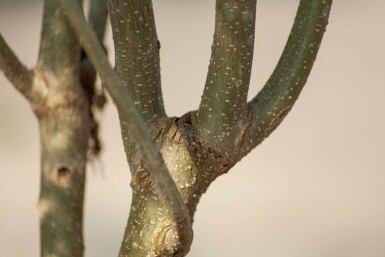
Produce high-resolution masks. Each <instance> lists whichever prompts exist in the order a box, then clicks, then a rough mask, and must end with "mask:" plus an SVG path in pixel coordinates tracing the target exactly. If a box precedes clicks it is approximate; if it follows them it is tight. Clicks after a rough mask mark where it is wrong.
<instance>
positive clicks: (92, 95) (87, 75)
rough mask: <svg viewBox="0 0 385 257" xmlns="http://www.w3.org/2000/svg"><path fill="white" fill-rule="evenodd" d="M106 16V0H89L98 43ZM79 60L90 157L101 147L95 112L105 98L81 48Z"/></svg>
mask: <svg viewBox="0 0 385 257" xmlns="http://www.w3.org/2000/svg"><path fill="white" fill-rule="evenodd" d="M107 17H108V10H107V0H91V7H90V11H89V15H88V23H89V24H90V26H91V27H92V28H93V30H94V31H95V33H96V36H97V38H98V40H99V42H100V44H102V45H103V39H104V34H105V30H106V25H107ZM80 60H81V65H80V82H81V85H82V87H83V89H84V92H85V95H86V97H87V100H88V102H89V103H90V105H89V113H90V117H91V138H90V147H89V155H90V156H91V157H95V156H97V155H98V154H99V153H100V151H101V149H102V144H101V142H100V139H99V135H98V134H99V133H98V132H99V124H98V121H97V119H96V115H95V112H97V111H100V110H101V109H103V107H104V105H105V103H106V100H107V98H106V96H105V94H104V90H103V89H102V90H98V87H97V85H96V84H95V82H96V76H97V74H96V70H95V68H94V67H93V66H92V64H91V62H90V60H89V59H88V57H87V55H86V53H85V52H84V50H83V49H82V53H81V58H80Z"/></svg>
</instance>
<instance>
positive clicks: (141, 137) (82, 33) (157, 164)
mask: <svg viewBox="0 0 385 257" xmlns="http://www.w3.org/2000/svg"><path fill="white" fill-rule="evenodd" d="M59 2H60V5H61V7H62V9H63V10H64V11H65V13H66V14H67V17H68V20H69V21H70V23H71V25H72V26H73V28H74V31H75V32H76V34H77V36H78V37H79V39H80V41H81V44H82V46H83V48H84V49H85V51H86V53H87V55H88V57H89V58H90V60H91V63H92V64H93V65H94V67H96V69H97V71H98V73H99V74H100V76H101V78H102V80H103V81H104V82H105V83H106V87H107V90H108V91H109V93H110V95H111V97H112V99H113V101H114V102H115V104H116V106H117V108H118V110H119V112H120V114H121V116H123V117H124V118H125V120H126V123H125V124H126V125H127V128H128V129H129V130H130V131H131V133H132V135H133V138H134V139H135V140H136V143H137V144H138V145H139V148H140V150H141V152H142V154H143V158H144V160H145V163H146V165H147V166H148V168H149V171H150V174H151V176H152V177H153V179H154V183H155V188H156V190H157V192H158V193H159V195H160V197H161V199H162V201H163V203H164V205H165V206H166V208H167V209H168V210H169V212H170V215H171V217H172V221H173V229H174V232H175V233H176V236H177V237H179V238H191V236H192V235H191V233H192V232H191V231H192V230H191V221H190V216H189V214H188V211H187V208H186V206H185V204H184V203H183V200H182V198H181V196H180V194H179V192H178V190H177V188H176V186H175V183H174V181H173V180H172V178H171V176H170V173H169V171H168V170H167V167H166V166H165V164H164V161H163V159H162V157H161V155H160V153H159V152H158V151H157V150H156V148H155V146H154V144H153V142H152V139H151V137H150V135H149V134H148V132H147V131H148V129H147V128H146V125H145V123H144V121H143V119H142V117H141V116H140V114H139V113H138V111H137V110H136V109H135V105H134V103H133V101H132V98H131V97H130V95H129V94H128V92H127V91H126V90H125V87H124V85H123V82H122V80H121V79H120V78H119V76H118V75H117V74H116V73H115V72H114V71H113V70H112V68H111V66H110V64H109V62H108V59H107V56H106V54H105V52H104V50H103V48H102V47H101V46H100V44H99V43H98V39H97V38H96V35H95V34H94V32H93V31H92V29H91V28H90V26H89V25H88V24H87V21H86V20H85V18H84V15H83V12H82V10H81V7H80V5H79V3H78V2H77V1H76V0H59Z"/></svg>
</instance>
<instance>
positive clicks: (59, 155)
mask: <svg viewBox="0 0 385 257" xmlns="http://www.w3.org/2000/svg"><path fill="white" fill-rule="evenodd" d="M50 100H51V101H50V106H46V108H45V109H44V110H43V111H42V112H41V113H40V114H38V118H39V127H40V142H41V187H40V199H39V205H38V209H39V214H40V233H41V256H43V257H51V256H57V257H69V256H71V257H81V256H83V249H84V246H83V231H82V230H83V199H84V182H85V168H86V162H87V149H88V138H89V131H90V130H89V126H90V124H89V114H88V111H87V107H86V102H85V101H84V98H83V97H82V95H78V94H76V93H68V92H65V91H60V92H57V94H55V95H53V97H52V98H51V99H50Z"/></svg>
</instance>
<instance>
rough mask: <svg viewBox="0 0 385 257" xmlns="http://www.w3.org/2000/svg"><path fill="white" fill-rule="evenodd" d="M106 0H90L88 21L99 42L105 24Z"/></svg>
mask: <svg viewBox="0 0 385 257" xmlns="http://www.w3.org/2000/svg"><path fill="white" fill-rule="evenodd" d="M107 16H108V10H107V0H92V1H91V8H90V13H89V16H88V23H89V24H90V25H91V27H92V28H93V29H94V31H95V34H96V37H97V38H98V39H99V42H103V38H104V32H105V31H106V24H107Z"/></svg>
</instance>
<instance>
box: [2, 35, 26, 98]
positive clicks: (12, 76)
mask: <svg viewBox="0 0 385 257" xmlns="http://www.w3.org/2000/svg"><path fill="white" fill-rule="evenodd" d="M0 70H1V71H3V73H4V75H5V76H6V77H7V78H8V80H9V81H10V82H11V83H12V84H13V85H14V86H15V88H16V89H17V90H18V91H19V92H20V93H22V94H23V95H24V96H25V97H26V98H27V99H30V98H31V93H32V92H31V90H32V83H33V76H32V73H31V72H30V71H29V70H28V69H27V68H26V67H25V66H24V65H23V64H22V63H21V62H20V61H19V59H18V58H17V57H16V55H15V54H14V53H13V51H12V50H11V48H10V47H9V46H8V44H7V42H5V40H4V38H3V36H2V35H1V34H0Z"/></svg>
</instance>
